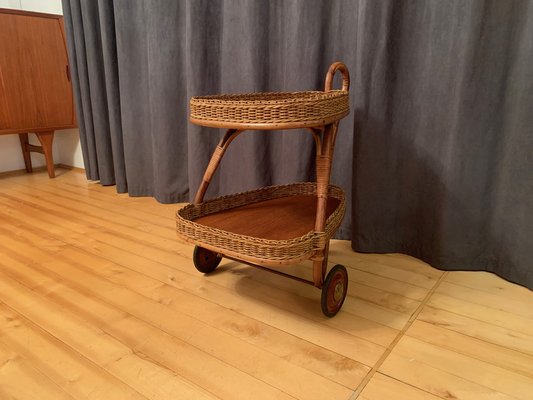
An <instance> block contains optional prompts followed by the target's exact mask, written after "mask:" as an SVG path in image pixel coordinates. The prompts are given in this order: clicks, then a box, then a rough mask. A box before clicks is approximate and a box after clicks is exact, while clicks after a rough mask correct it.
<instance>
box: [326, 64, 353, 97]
mask: <svg viewBox="0 0 533 400" xmlns="http://www.w3.org/2000/svg"><path fill="white" fill-rule="evenodd" d="M337 70H339V71H341V73H342V89H341V90H343V91H345V92H347V91H348V90H349V89H350V73H349V72H348V67H346V65H345V64H344V63H341V62H336V63H333V64H331V66H330V67H329V69H328V73H327V74H326V84H325V85H324V91H325V92H329V91H330V90H331V89H332V88H331V85H333V76H334V75H335V72H337Z"/></svg>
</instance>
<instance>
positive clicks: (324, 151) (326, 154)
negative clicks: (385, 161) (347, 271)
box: [313, 123, 337, 288]
mask: <svg viewBox="0 0 533 400" xmlns="http://www.w3.org/2000/svg"><path fill="white" fill-rule="evenodd" d="M336 134H337V123H333V124H330V125H326V127H325V128H324V134H323V137H322V145H321V147H320V151H319V148H318V147H317V157H316V182H317V197H318V198H317V209H316V220H315V231H316V232H324V229H325V226H326V209H327V203H328V188H329V178H330V175H331V160H332V157H333V150H334V147H335V136H336ZM328 248H329V241H328V243H327V244H326V245H325V247H324V249H323V250H321V251H318V252H317V254H316V255H315V257H314V258H315V261H314V262H313V281H314V283H315V286H316V287H318V288H321V287H322V284H323V283H324V277H325V275H326V269H327V260H328Z"/></svg>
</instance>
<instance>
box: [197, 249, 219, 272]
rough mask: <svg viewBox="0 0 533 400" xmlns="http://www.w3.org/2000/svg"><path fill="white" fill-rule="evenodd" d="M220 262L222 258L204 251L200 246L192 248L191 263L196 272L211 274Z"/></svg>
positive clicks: (211, 252)
mask: <svg viewBox="0 0 533 400" xmlns="http://www.w3.org/2000/svg"><path fill="white" fill-rule="evenodd" d="M220 260H222V257H220V256H219V255H218V254H217V253H215V252H214V251H211V250H207V249H204V248H203V247H200V246H194V253H193V254H192V261H193V262H194V266H195V267H196V269H197V270H198V271H200V272H203V273H204V274H208V273H209V272H213V271H214V270H215V269H216V267H218V264H220Z"/></svg>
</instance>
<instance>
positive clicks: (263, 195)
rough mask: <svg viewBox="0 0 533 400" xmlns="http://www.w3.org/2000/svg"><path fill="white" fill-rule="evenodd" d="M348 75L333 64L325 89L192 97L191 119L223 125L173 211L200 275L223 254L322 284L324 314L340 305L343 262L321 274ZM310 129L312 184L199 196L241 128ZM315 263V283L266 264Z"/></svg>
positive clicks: (340, 197)
mask: <svg viewBox="0 0 533 400" xmlns="http://www.w3.org/2000/svg"><path fill="white" fill-rule="evenodd" d="M337 70H338V71H340V72H341V73H342V89H341V90H333V89H332V84H333V76H334V75H335V72H336V71H337ZM349 86H350V76H349V73H348V69H347V68H346V66H345V65H344V64H343V63H340V62H337V63H334V64H332V65H331V67H330V68H329V70H328V72H327V75H326V82H325V90H324V91H323V92H322V91H309V92H291V93H252V94H236V95H215V96H202V97H193V98H192V99H191V102H190V121H191V122H192V123H194V124H198V125H203V126H208V127H213V128H226V129H227V132H226V134H225V135H224V136H223V137H222V139H221V140H220V142H219V144H218V146H217V147H216V149H215V151H214V153H213V156H212V157H211V161H210V162H209V165H208V166H207V168H206V171H205V174H204V177H203V180H202V183H201V184H200V187H199V188H198V192H197V193H196V197H195V199H194V202H193V203H192V204H189V205H187V206H186V207H184V208H182V209H180V210H179V211H178V212H177V215H176V226H177V232H178V236H179V237H180V238H182V239H184V240H185V241H187V242H189V243H193V244H195V245H196V247H195V249H194V253H193V261H194V265H195V267H196V269H198V270H199V271H200V272H203V273H209V272H211V271H213V270H214V269H215V268H216V267H217V266H218V264H219V263H220V260H221V259H222V257H226V258H229V259H232V260H236V261H240V262H244V263H247V264H250V265H252V266H255V267H258V268H261V269H266V270H268V271H271V272H275V273H278V274H281V275H283V276H286V277H290V278H292V279H296V280H298V281H301V282H305V283H309V284H312V285H314V286H316V287H317V288H319V289H322V297H321V305H322V311H323V313H324V314H325V315H326V316H328V317H332V316H334V315H335V314H337V312H338V311H339V310H340V308H341V307H342V304H343V303H344V299H345V297H346V292H347V288H348V274H347V272H346V268H345V267H344V266H342V265H336V266H334V267H333V268H332V269H331V271H330V272H329V273H328V274H327V276H326V272H327V261H328V251H329V240H330V239H331V237H332V236H333V234H334V233H335V231H336V230H337V229H338V227H339V225H340V224H341V222H342V219H343V217H344V212H345V199H344V192H343V191H342V189H340V188H338V187H336V186H333V185H330V184H329V179H330V174H331V164H332V157H333V149H334V146H335V138H336V135H337V127H338V125H339V121H340V119H341V118H343V117H345V116H346V115H348V114H349V112H350V109H349V100H348V90H349ZM299 128H305V129H307V130H309V131H310V132H311V133H312V135H313V137H314V139H315V144H316V183H315V182H304V183H295V184H289V185H281V186H270V187H264V188H260V189H257V190H253V191H248V192H244V193H237V194H232V195H228V196H223V197H218V198H214V199H209V200H205V201H204V195H205V192H206V190H207V188H208V186H209V182H210V181H211V178H212V177H213V175H214V173H215V171H216V170H217V167H218V165H219V164H220V161H221V159H222V157H223V156H224V153H225V151H226V150H227V148H228V146H229V145H230V143H231V142H232V141H233V140H234V139H235V138H236V137H237V136H238V135H240V134H241V133H242V132H244V131H245V130H279V129H299ZM304 260H312V261H313V280H312V281H311V280H307V279H303V278H300V277H296V276H293V275H289V274H286V273H284V272H281V271H278V270H273V269H270V268H268V267H277V266H283V265H288V264H295V263H299V262H301V261H304Z"/></svg>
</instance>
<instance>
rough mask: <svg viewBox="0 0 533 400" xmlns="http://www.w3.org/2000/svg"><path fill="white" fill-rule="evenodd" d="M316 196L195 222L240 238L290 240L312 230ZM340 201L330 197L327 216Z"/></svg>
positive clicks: (241, 209)
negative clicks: (237, 235)
mask: <svg viewBox="0 0 533 400" xmlns="http://www.w3.org/2000/svg"><path fill="white" fill-rule="evenodd" d="M316 203H317V197H316V196H313V195H296V196H288V197H281V198H278V199H272V200H265V201H261V202H258V203H253V204H247V205H244V206H241V207H236V208H232V209H229V210H224V211H220V212H217V213H215V214H210V215H207V216H203V217H200V218H197V219H196V220H194V222H195V223H197V224H201V225H204V226H209V227H212V228H217V229H221V230H224V231H227V232H232V233H236V234H239V235H245V236H252V237H256V238H261V239H270V240H289V239H294V238H297V237H300V236H303V235H305V234H306V233H308V232H310V231H313V230H314V227H315V216H316ZM339 204H340V200H338V199H336V198H333V197H329V198H328V206H327V216H326V218H327V217H329V216H330V215H331V214H332V213H333V212H334V211H335V209H336V208H337V207H338V206H339Z"/></svg>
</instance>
